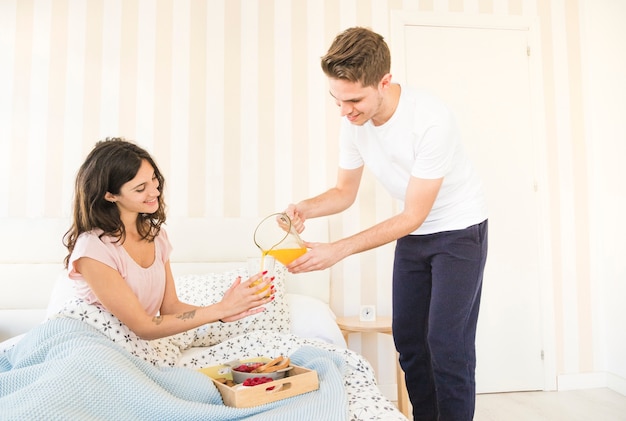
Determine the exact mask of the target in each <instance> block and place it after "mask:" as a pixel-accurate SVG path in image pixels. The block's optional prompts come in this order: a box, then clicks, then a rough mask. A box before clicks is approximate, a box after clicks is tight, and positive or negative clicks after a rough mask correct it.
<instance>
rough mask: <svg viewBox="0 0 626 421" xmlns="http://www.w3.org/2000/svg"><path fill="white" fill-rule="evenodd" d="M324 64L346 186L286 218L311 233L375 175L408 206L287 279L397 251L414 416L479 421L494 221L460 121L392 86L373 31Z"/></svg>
mask: <svg viewBox="0 0 626 421" xmlns="http://www.w3.org/2000/svg"><path fill="white" fill-rule="evenodd" d="M321 65H322V69H323V71H324V73H325V74H326V76H328V82H329V88H330V94H331V95H332V96H333V98H334V99H335V102H336V104H337V106H338V107H339V109H340V113H341V117H342V122H341V133H340V158H339V172H338V176H337V183H336V185H335V187H333V188H331V189H330V190H328V191H326V192H325V193H322V194H320V195H319V196H315V197H312V198H310V199H306V200H303V201H301V202H299V203H297V204H295V205H293V204H292V205H289V206H288V208H287V210H286V212H287V214H288V215H289V216H290V217H292V219H293V220H294V225H295V226H296V229H297V230H298V231H302V230H303V229H304V222H305V220H306V219H308V218H313V217H319V216H325V215H331V214H335V213H338V212H341V211H343V210H345V209H347V208H348V207H349V206H350V205H352V203H353V202H354V200H355V198H356V195H357V191H358V188H359V184H360V181H361V175H362V173H363V168H364V166H365V165H368V167H369V168H370V170H371V171H372V173H373V174H374V175H375V176H376V177H377V179H378V180H379V181H380V182H381V183H382V184H383V185H384V186H385V188H386V189H387V190H388V191H389V192H390V194H391V195H392V196H393V197H395V198H397V199H399V200H401V201H403V202H404V206H403V209H402V211H401V212H400V213H398V214H397V215H395V216H393V217H391V218H389V219H387V220H385V221H383V222H380V223H379V224H377V225H374V226H372V227H370V228H368V229H366V230H364V231H362V232H359V233H358V234H355V235H352V236H350V237H347V238H344V239H341V240H339V241H335V242H333V243H328V244H319V243H311V244H307V246H308V247H309V248H310V250H309V252H308V253H306V254H305V255H303V256H302V257H300V258H299V259H297V260H296V261H294V262H293V263H292V264H290V265H289V266H288V269H289V270H290V271H291V272H293V273H298V272H306V271H311V270H322V269H325V268H328V267H330V266H332V265H333V264H335V263H337V262H338V261H340V260H342V259H343V258H345V257H347V256H349V255H352V254H355V253H360V252H362V251H365V250H370V249H372V248H375V247H378V246H381V245H383V244H386V243H389V242H391V241H396V240H397V243H396V250H395V258H394V268H393V294H392V295H393V326H392V328H393V336H394V342H395V345H396V348H397V350H398V352H399V355H400V364H401V366H402V368H403V370H404V372H405V373H406V384H407V389H408V392H409V397H410V399H411V403H412V405H413V417H414V419H415V420H441V421H444V420H446V421H447V420H450V421H465V420H466V421H471V420H472V418H473V415H474V406H475V381H474V378H475V376H474V369H475V366H476V354H475V336H476V323H477V318H478V308H479V304H480V295H481V288H482V278H483V271H484V267H485V261H486V258H487V211H486V205H485V200H484V197H483V193H482V187H481V183H480V181H479V179H478V177H477V175H476V173H475V172H474V170H473V168H472V166H471V164H470V162H469V160H468V158H467V156H466V154H465V152H464V151H463V148H462V145H461V143H460V136H459V133H458V129H457V126H456V123H455V121H454V117H453V116H452V115H451V113H450V111H449V110H448V109H447V108H446V106H445V105H444V104H442V103H441V102H440V101H438V100H437V99H436V98H433V97H432V96H430V95H427V94H425V93H422V92H419V91H416V90H413V89H411V88H409V87H406V86H400V85H399V84H396V83H393V82H392V77H391V74H390V73H389V72H390V68H391V57H390V52H389V48H388V46H387V44H386V43H385V41H384V39H383V37H382V36H380V35H379V34H376V33H375V32H372V31H371V30H369V29H366V28H359V27H356V28H350V29H348V30H346V31H344V32H342V33H340V34H339V35H338V36H337V37H336V38H335V40H334V41H333V43H332V45H331V46H330V48H329V50H328V52H327V54H326V55H325V56H324V57H322V59H321Z"/></svg>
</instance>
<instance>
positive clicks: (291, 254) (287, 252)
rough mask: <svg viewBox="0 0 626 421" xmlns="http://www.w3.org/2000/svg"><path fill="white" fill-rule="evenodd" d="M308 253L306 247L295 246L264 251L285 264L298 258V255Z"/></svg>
mask: <svg viewBox="0 0 626 421" xmlns="http://www.w3.org/2000/svg"><path fill="white" fill-rule="evenodd" d="M304 253H306V247H302V248H293V249H275V250H274V249H272V250H269V251H263V254H264V255H265V254H269V255H270V256H274V257H275V258H276V260H278V261H279V262H280V263H282V264H283V265H288V264H289V263H291V262H293V261H294V260H296V259H297V258H298V257H300V256H302V255H303V254H304Z"/></svg>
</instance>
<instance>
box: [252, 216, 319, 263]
mask: <svg viewBox="0 0 626 421" xmlns="http://www.w3.org/2000/svg"><path fill="white" fill-rule="evenodd" d="M254 244H256V245H257V247H258V248H259V249H261V253H262V254H263V256H266V255H270V256H274V258H275V259H276V260H278V261H279V262H280V263H282V264H283V265H288V264H289V263H291V262H293V261H294V260H296V259H297V258H298V257H300V256H302V255H303V254H304V253H306V251H307V250H306V246H305V245H304V242H303V241H302V239H301V238H300V236H299V235H298V232H297V231H296V229H295V227H293V226H292V224H291V219H290V218H289V216H287V214H286V213H273V214H271V215H269V216H266V217H265V218H264V219H263V220H262V221H261V222H259V225H257V227H256V229H255V230H254Z"/></svg>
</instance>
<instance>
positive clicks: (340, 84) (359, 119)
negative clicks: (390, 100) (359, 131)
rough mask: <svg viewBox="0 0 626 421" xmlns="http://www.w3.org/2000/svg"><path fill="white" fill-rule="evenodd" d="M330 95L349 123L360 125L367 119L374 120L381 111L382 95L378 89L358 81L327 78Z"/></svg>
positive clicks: (375, 122)
mask: <svg viewBox="0 0 626 421" xmlns="http://www.w3.org/2000/svg"><path fill="white" fill-rule="evenodd" d="M328 80H329V86H330V95H331V96H332V97H333V98H335V104H337V106H338V107H339V109H340V110H341V111H340V112H341V116H342V117H343V116H345V117H346V118H347V119H348V121H350V123H352V124H355V125H357V126H362V125H363V124H365V122H367V121H368V120H370V119H372V120H374V121H373V122H374V124H378V123H379V122H377V121H376V117H377V115H378V113H379V112H380V111H381V105H382V101H383V96H382V93H381V91H380V89H377V88H374V87H372V86H368V87H363V86H362V85H361V83H359V82H348V81H346V80H343V79H334V78H329V79H328Z"/></svg>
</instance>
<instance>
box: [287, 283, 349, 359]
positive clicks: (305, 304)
mask: <svg viewBox="0 0 626 421" xmlns="http://www.w3.org/2000/svg"><path fill="white" fill-rule="evenodd" d="M285 298H286V301H287V303H288V304H289V311H290V317H291V333H293V334H294V335H297V336H300V337H303V338H315V339H321V340H323V341H325V342H328V343H331V344H335V345H337V346H339V347H341V348H346V347H347V346H346V341H345V339H344V337H343V335H342V334H341V330H340V329H339V326H337V323H336V322H335V319H336V318H337V316H335V313H333V311H332V310H331V308H330V307H329V306H328V305H327V304H326V303H324V302H323V301H321V300H318V299H317V298H314V297H309V296H306V295H302V294H291V293H288V294H285Z"/></svg>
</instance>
